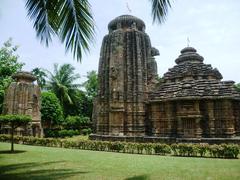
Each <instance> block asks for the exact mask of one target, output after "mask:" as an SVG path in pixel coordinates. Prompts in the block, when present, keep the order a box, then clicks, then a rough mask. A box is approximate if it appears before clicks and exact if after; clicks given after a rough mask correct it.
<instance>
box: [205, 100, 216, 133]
mask: <svg viewBox="0 0 240 180" xmlns="http://www.w3.org/2000/svg"><path fill="white" fill-rule="evenodd" d="M206 105H207V113H208V123H209V124H208V127H209V136H210V137H215V117H214V102H213V101H211V100H208V101H207V103H206Z"/></svg>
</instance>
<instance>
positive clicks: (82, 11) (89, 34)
mask: <svg viewBox="0 0 240 180" xmlns="http://www.w3.org/2000/svg"><path fill="white" fill-rule="evenodd" d="M25 6H26V9H27V11H28V16H29V17H30V19H31V20H33V22H34V29H35V30H36V32H37V37H38V38H40V40H41V42H44V43H45V44H46V45H47V46H48V44H49V42H50V41H51V40H52V36H53V35H57V36H58V37H59V38H60V39H61V41H62V43H65V49H66V52H68V51H71V52H72V53H73V56H74V58H77V60H78V61H81V58H82V53H83V51H85V52H87V51H89V44H90V43H92V41H93V38H94V21H93V16H92V14H91V8H90V4H89V2H88V0H26V5H25Z"/></svg>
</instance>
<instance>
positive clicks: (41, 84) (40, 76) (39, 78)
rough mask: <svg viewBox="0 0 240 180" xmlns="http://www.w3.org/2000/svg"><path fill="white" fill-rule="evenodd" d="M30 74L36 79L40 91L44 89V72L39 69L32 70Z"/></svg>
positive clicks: (45, 75)
mask: <svg viewBox="0 0 240 180" xmlns="http://www.w3.org/2000/svg"><path fill="white" fill-rule="evenodd" d="M32 74H33V75H34V76H35V77H36V78H37V82H38V85H39V87H40V88H41V89H44V88H45V86H46V77H47V74H46V72H45V70H43V69H41V68H34V69H33V70H32Z"/></svg>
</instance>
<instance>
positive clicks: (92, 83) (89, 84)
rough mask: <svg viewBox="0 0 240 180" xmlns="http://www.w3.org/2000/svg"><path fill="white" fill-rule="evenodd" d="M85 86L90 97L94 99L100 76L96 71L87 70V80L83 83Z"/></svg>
mask: <svg viewBox="0 0 240 180" xmlns="http://www.w3.org/2000/svg"><path fill="white" fill-rule="evenodd" d="M83 86H84V88H85V90H86V94H87V96H88V97H89V98H90V99H93V98H94V97H95V96H96V95H97V90H98V76H97V72H96V71H90V72H87V81H85V82H84V83H83Z"/></svg>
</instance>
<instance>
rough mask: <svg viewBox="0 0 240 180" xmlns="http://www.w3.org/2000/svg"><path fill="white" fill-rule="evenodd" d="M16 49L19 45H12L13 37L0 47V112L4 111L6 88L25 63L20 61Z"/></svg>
mask: <svg viewBox="0 0 240 180" xmlns="http://www.w3.org/2000/svg"><path fill="white" fill-rule="evenodd" d="M16 51H17V46H13V45H12V39H9V40H8V41H6V42H5V43H4V44H3V47H2V48H0V113H1V112H2V104H3V100H4V92H5V89H6V88H7V87H8V86H9V84H10V83H11V82H12V77H11V76H12V75H13V74H14V73H16V72H18V71H20V70H21V69H22V67H23V65H24V64H23V63H19V62H18V55H16V54H15V53H16Z"/></svg>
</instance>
